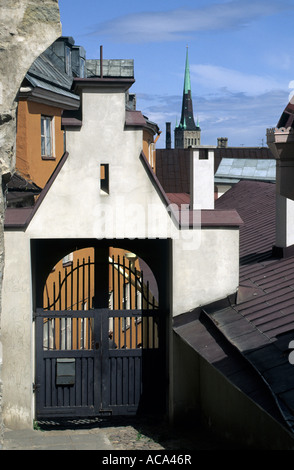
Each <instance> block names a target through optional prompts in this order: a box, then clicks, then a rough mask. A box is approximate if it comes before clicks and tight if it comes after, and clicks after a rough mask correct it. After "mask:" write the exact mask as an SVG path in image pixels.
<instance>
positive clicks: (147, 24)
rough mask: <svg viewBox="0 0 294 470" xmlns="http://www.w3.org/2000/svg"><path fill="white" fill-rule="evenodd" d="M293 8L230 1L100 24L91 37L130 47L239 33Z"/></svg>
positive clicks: (285, 2)
mask: <svg viewBox="0 0 294 470" xmlns="http://www.w3.org/2000/svg"><path fill="white" fill-rule="evenodd" d="M293 8H294V6H293V4H292V3H290V2H289V1H288V0H283V1H280V0H279V1H277V0H267V1H266V0H255V1H253V0H246V1H245V0H231V1H229V2H226V3H214V4H212V5H209V6H206V7H203V8H193V9H184V8H179V9H177V10H169V11H159V12H158V11H156V12H140V13H133V14H128V15H124V16H122V17H119V18H116V19H114V20H111V21H108V22H105V23H101V25H98V27H97V28H96V30H95V31H94V32H93V34H99V35H107V36H110V37H111V39H112V40H119V41H123V42H129V43H132V42H134V43H138V42H156V41H174V40H179V39H184V38H188V37H190V36H191V35H193V33H195V32H198V31H217V30H227V29H239V28H242V27H245V26H247V25H248V24H249V23H251V22H252V21H253V20H255V19H258V18H261V17H264V16H267V15H272V14H276V13H280V12H281V11H284V10H287V9H292V10H293Z"/></svg>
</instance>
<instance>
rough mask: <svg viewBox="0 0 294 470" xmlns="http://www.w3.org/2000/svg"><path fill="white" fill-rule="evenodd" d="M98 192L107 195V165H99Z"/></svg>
mask: <svg viewBox="0 0 294 470" xmlns="http://www.w3.org/2000/svg"><path fill="white" fill-rule="evenodd" d="M100 190H101V192H102V194H109V165H108V163H102V164H101V165H100Z"/></svg>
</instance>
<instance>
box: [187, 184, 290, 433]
mask: <svg viewBox="0 0 294 470" xmlns="http://www.w3.org/2000/svg"><path fill="white" fill-rule="evenodd" d="M216 207H217V208H219V209H220V208H221V209H223V210H229V209H232V208H234V209H236V210H237V211H238V213H239V214H240V216H241V218H242V220H243V222H244V224H243V225H242V226H241V227H240V281H239V282H240V286H239V290H238V294H237V296H236V298H235V299H234V301H231V302H230V304H228V305H226V306H225V307H217V306H207V307H204V308H203V309H202V315H203V316H204V318H205V322H206V323H207V324H208V325H209V323H211V325H213V326H214V327H215V328H217V330H218V332H219V333H220V334H222V335H223V338H224V339H226V340H227V342H228V343H229V344H230V345H232V346H234V347H235V348H236V350H237V351H239V352H240V353H241V354H242V356H243V357H244V358H245V359H246V361H247V364H248V365H249V366H251V367H252V370H254V371H255V372H256V373H257V374H259V375H260V377H261V378H262V380H263V381H264V384H265V385H266V387H267V388H268V390H269V391H270V393H271V394H272V397H273V399H274V401H275V403H276V408H277V410H279V412H280V413H281V415H282V416H283V419H284V424H286V426H287V427H288V429H290V430H291V431H294V367H293V365H291V364H290V363H289V360H288V354H289V350H288V347H289V342H290V341H291V340H293V339H294V256H289V257H284V258H278V257H276V256H275V255H274V253H275V251H273V249H272V248H273V246H274V243H275V185H274V184H271V183H263V182H254V181H241V182H240V183H238V184H236V185H235V186H234V187H233V188H232V189H231V190H229V191H228V192H227V193H225V194H224V195H223V196H222V197H221V198H219V199H218V200H217V201H216ZM198 328H199V326H198V325H197V324H196V323H195V328H194V331H195V335H197V329H198ZM178 331H180V333H181V335H182V333H183V330H182V331H181V330H178ZM207 332H209V328H208V327H207ZM189 335H190V336H191V335H193V328H192V327H191V325H190V329H189ZM184 336H185V333H184ZM194 346H195V347H196V345H194ZM196 349H197V348H196ZM221 355H222V353H220V355H219V357H220V358H221ZM259 390H262V389H259ZM264 396H265V397H266V393H265V395H264Z"/></svg>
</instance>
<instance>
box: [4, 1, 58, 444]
mask: <svg viewBox="0 0 294 470" xmlns="http://www.w3.org/2000/svg"><path fill="white" fill-rule="evenodd" d="M60 35H61V24H60V15H59V6H58V0H42V1H40V0H0V77H1V80H0V178H1V183H2V184H1V186H2V190H0V449H1V443H2V441H3V421H2V413H1V403H2V381H1V364H2V348H1V291H2V275H3V267H4V262H5V261H4V258H5V254H4V242H3V224H4V212H5V200H4V194H3V188H5V183H6V181H7V180H9V178H10V175H11V174H12V173H13V172H14V165H15V137H16V109H17V103H16V101H15V99H16V96H17V92H18V89H19V87H20V84H21V82H22V80H23V78H24V76H25V74H26V71H27V70H28V68H29V67H30V65H31V64H32V62H33V61H34V60H35V59H36V58H37V57H38V56H39V55H40V54H41V53H42V52H43V51H44V50H45V49H47V47H49V46H50V44H52V42H54V41H55V40H56V39H57V38H58V37H59V36H60ZM1 186H0V187H1ZM4 360H5V359H4Z"/></svg>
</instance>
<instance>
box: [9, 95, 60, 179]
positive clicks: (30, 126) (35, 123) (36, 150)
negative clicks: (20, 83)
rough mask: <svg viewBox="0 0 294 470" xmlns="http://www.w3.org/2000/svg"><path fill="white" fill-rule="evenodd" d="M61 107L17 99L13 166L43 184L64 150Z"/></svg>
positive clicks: (24, 175)
mask: <svg viewBox="0 0 294 470" xmlns="http://www.w3.org/2000/svg"><path fill="white" fill-rule="evenodd" d="M61 116H62V109H60V108H57V107H53V106H48V105H46V104H42V103H36V102H33V101H29V100H26V99H20V100H19V102H18V112H17V136H16V170H17V172H18V173H19V174H20V175H21V176H23V177H24V178H25V179H27V180H29V181H33V182H34V183H35V184H37V185H38V186H40V187H41V188H43V187H44V186H45V184H46V182H47V181H48V179H49V177H50V175H51V174H52V173H53V171H54V169H55V167H56V165H57V163H58V162H59V160H60V159H61V157H62V155H63V153H64V150H65V148H64V131H63V130H62V128H61Z"/></svg>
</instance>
